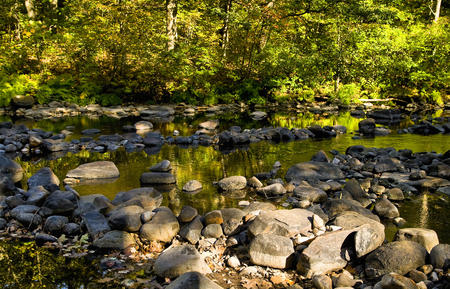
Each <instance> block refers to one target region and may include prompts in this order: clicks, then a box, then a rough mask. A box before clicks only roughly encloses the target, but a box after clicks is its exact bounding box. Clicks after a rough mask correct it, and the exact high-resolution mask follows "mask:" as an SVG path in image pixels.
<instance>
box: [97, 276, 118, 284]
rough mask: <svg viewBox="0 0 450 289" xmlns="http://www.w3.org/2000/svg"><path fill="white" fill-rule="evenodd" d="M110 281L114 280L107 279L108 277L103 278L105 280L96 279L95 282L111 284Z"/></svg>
mask: <svg viewBox="0 0 450 289" xmlns="http://www.w3.org/2000/svg"><path fill="white" fill-rule="evenodd" d="M112 280H114V278H108V277H105V278H101V279H98V280H97V282H98V283H109V282H111V281H112Z"/></svg>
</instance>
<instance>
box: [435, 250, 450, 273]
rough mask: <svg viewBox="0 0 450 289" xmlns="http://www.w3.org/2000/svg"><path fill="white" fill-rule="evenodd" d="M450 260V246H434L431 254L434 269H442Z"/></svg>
mask: <svg viewBox="0 0 450 289" xmlns="http://www.w3.org/2000/svg"><path fill="white" fill-rule="evenodd" d="M449 260H450V245H449V244H439V245H436V246H434V248H433V249H432V250H431V253H430V261H431V265H433V268H436V269H442V268H444V265H445V263H446V262H448V261H449Z"/></svg>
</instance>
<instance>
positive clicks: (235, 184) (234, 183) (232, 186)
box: [218, 176, 247, 191]
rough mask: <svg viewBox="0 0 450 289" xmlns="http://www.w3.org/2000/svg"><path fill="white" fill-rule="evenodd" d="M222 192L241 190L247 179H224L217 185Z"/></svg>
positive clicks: (240, 177)
mask: <svg viewBox="0 0 450 289" xmlns="http://www.w3.org/2000/svg"><path fill="white" fill-rule="evenodd" d="M218 185H219V188H220V189H221V190H222V191H232V190H242V189H243V188H245V187H246V186H247V179H246V178H245V177H242V176H232V177H228V178H224V179H222V180H220V181H219V183H218Z"/></svg>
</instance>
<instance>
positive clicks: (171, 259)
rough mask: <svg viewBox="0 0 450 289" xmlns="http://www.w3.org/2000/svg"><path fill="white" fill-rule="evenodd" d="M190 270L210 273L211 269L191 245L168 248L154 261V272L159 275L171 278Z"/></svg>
mask: <svg viewBox="0 0 450 289" xmlns="http://www.w3.org/2000/svg"><path fill="white" fill-rule="evenodd" d="M191 271H196V272H199V273H202V274H209V273H211V269H210V268H209V267H208V265H206V263H205V261H204V260H203V258H202V256H201V255H200V254H199V253H198V252H197V250H196V249H195V247H194V246H192V245H180V246H177V247H174V248H172V249H169V250H167V251H165V252H163V253H162V254H161V255H159V257H158V259H156V262H155V272H156V274H157V275H158V276H160V277H164V278H169V279H172V278H175V277H178V276H180V275H182V274H184V273H187V272H191Z"/></svg>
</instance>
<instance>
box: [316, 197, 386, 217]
mask: <svg viewBox="0 0 450 289" xmlns="http://www.w3.org/2000/svg"><path fill="white" fill-rule="evenodd" d="M323 210H324V212H325V213H326V214H327V215H328V217H329V218H330V219H331V218H333V217H334V216H336V215H337V214H339V213H342V212H346V211H353V212H357V213H359V214H361V215H363V216H365V217H367V218H370V219H372V220H375V221H377V222H379V221H380V218H379V217H378V216H377V215H374V214H373V213H372V212H371V211H370V210H368V209H366V208H364V207H363V206H361V203H359V202H357V201H355V200H344V199H332V200H328V201H326V202H325V203H323Z"/></svg>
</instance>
